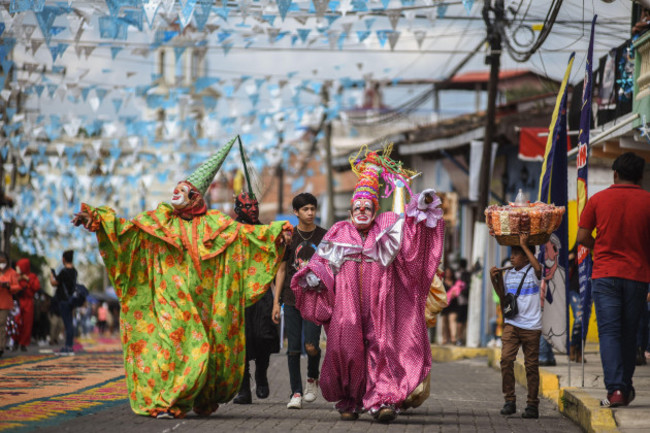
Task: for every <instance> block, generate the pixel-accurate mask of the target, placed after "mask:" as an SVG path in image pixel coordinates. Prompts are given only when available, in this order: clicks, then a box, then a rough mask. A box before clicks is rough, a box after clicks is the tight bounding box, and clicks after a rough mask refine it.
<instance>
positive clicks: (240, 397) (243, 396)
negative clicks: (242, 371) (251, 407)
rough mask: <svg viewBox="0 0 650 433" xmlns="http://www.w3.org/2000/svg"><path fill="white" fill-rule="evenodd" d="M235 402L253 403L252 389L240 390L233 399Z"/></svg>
mask: <svg viewBox="0 0 650 433" xmlns="http://www.w3.org/2000/svg"><path fill="white" fill-rule="evenodd" d="M232 402H233V403H235V404H251V403H253V396H252V395H251V391H250V389H249V390H245V389H241V390H240V391H239V394H237V396H236V397H235V398H234V399H233V400H232Z"/></svg>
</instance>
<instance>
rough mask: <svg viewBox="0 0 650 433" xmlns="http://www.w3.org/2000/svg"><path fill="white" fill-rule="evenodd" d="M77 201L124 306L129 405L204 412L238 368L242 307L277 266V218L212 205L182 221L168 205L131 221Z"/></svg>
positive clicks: (141, 410) (152, 410) (234, 386)
mask: <svg viewBox="0 0 650 433" xmlns="http://www.w3.org/2000/svg"><path fill="white" fill-rule="evenodd" d="M82 209H83V210H85V211H87V212H88V213H89V214H90V215H91V221H90V222H89V224H88V226H89V227H92V228H93V229H94V230H93V231H95V232H96V234H97V239H98V242H99V249H100V253H101V256H102V258H103V260H104V263H105V265H106V269H107V270H108V273H109V277H110V279H111V282H112V283H113V285H114V287H115V292H116V293H117V294H118V297H119V298H120V302H121V305H122V308H121V318H120V332H121V341H122V344H123V349H124V366H125V370H126V374H125V376H126V382H127V387H128V391H129V394H128V395H129V398H130V401H131V408H132V409H133V411H134V412H135V413H137V414H140V415H150V416H155V415H156V414H158V413H160V412H162V411H170V412H172V413H174V414H177V415H178V416H184V414H185V413H187V412H188V411H190V410H192V409H194V410H195V411H200V412H201V413H203V414H206V413H207V414H209V413H210V412H212V411H213V410H215V409H216V407H217V406H218V403H224V402H227V401H229V400H230V399H232V397H233V396H234V395H235V394H236V393H237V391H238V389H239V386H240V383H241V380H242V377H243V372H244V360H245V356H246V353H245V350H244V347H245V344H244V343H245V341H244V338H245V333H244V317H245V316H244V308H245V307H247V306H250V305H252V304H253V303H255V302H256V301H257V300H259V299H261V297H262V295H264V293H265V292H266V290H268V287H269V285H270V283H271V281H272V279H273V277H274V275H275V273H276V271H277V268H278V266H279V264H280V261H281V260H282V256H283V253H284V251H283V250H282V248H280V249H278V248H277V247H276V244H275V239H277V237H278V236H280V234H281V231H282V229H283V223H272V224H271V225H268V226H264V225H259V226H246V225H242V224H238V223H236V222H234V221H233V220H232V219H231V218H229V217H228V216H226V215H224V214H222V213H220V212H218V211H208V213H207V214H205V215H203V216H201V217H196V218H195V219H194V220H193V221H186V220H182V219H180V218H178V217H176V216H175V215H173V211H172V207H171V206H169V205H168V204H166V203H162V204H161V205H159V206H158V208H157V209H155V210H154V211H150V212H145V213H143V214H140V215H138V216H137V217H135V218H134V219H133V220H124V219H120V218H116V216H115V212H114V211H113V210H112V209H110V208H107V207H98V208H93V207H90V206H88V205H85V204H84V205H83V206H82ZM197 220H198V221H197ZM285 227H286V226H285ZM260 239H268V241H267V242H260ZM195 259H198V260H195ZM197 264H198V265H197ZM197 266H198V267H199V268H198V269H197Z"/></svg>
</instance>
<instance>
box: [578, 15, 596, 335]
mask: <svg viewBox="0 0 650 433" xmlns="http://www.w3.org/2000/svg"><path fill="white" fill-rule="evenodd" d="M596 18H597V16H596V15H594V18H593V20H592V21H591V36H590V38H589V49H588V51H587V64H586V66H585V78H584V82H583V87H582V110H581V112H580V134H579V135H578V155H577V157H576V165H577V167H578V196H577V208H578V222H580V215H581V214H582V211H583V210H584V208H585V206H586V204H587V199H588V198H589V194H588V191H587V179H588V171H589V131H590V130H591V95H592V88H593V82H592V79H593V74H592V68H593V66H592V65H593V55H594V28H595V27H596ZM577 251H578V254H577V257H576V260H577V261H578V282H579V284H580V307H581V310H582V316H581V320H582V323H581V325H582V341H585V339H586V338H587V332H588V331H589V316H591V269H592V266H593V263H592V258H591V254H590V251H589V248H587V247H584V246H582V245H578V249H577ZM575 313H576V312H575V311H574V315H575Z"/></svg>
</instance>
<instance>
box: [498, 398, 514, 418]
mask: <svg viewBox="0 0 650 433" xmlns="http://www.w3.org/2000/svg"><path fill="white" fill-rule="evenodd" d="M515 412H517V405H516V404H515V402H514V401H506V404H504V405H503V407H502V408H501V415H512V414H513V413H515Z"/></svg>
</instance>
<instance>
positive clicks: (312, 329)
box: [284, 304, 321, 395]
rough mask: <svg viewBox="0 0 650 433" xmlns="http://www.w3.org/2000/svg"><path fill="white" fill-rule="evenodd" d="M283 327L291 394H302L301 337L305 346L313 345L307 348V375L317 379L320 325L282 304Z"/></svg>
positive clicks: (294, 308)
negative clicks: (310, 348)
mask: <svg viewBox="0 0 650 433" xmlns="http://www.w3.org/2000/svg"><path fill="white" fill-rule="evenodd" d="M284 329H285V332H286V334H287V340H288V342H287V343H288V344H287V360H288V361H287V362H288V364H289V382H290V383H291V395H293V394H295V393H299V394H301V395H302V377H301V374H300V354H301V352H302V337H303V334H304V337H305V348H306V347H307V346H308V345H312V346H313V347H314V349H313V350H311V352H312V353H309V352H310V350H307V377H309V378H311V379H318V376H319V371H318V370H319V364H320V330H321V327H320V326H319V325H316V324H315V323H313V322H310V321H309V320H304V319H303V318H302V316H301V315H300V311H298V309H297V308H296V307H294V306H293V305H286V304H285V306H284Z"/></svg>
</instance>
